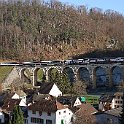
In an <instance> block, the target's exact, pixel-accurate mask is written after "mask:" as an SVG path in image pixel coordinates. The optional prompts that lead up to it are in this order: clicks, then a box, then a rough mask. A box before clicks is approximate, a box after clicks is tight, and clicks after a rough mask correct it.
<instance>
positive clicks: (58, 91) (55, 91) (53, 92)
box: [49, 84, 62, 97]
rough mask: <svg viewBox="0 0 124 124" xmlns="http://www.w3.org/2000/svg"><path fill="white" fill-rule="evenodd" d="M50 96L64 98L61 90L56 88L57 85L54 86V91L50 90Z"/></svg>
mask: <svg viewBox="0 0 124 124" xmlns="http://www.w3.org/2000/svg"><path fill="white" fill-rule="evenodd" d="M49 94H50V95H51V96H54V97H58V96H62V92H61V91H60V90H59V88H58V87H57V86H56V84H54V85H53V87H52V89H51V90H50V92H49Z"/></svg>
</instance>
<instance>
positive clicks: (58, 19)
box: [0, 0, 124, 61]
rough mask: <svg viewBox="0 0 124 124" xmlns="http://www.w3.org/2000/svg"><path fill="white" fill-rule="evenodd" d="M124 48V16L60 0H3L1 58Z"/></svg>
mask: <svg viewBox="0 0 124 124" xmlns="http://www.w3.org/2000/svg"><path fill="white" fill-rule="evenodd" d="M94 50H96V51H98V50H102V51H108V50H112V51H114V50H115V51H116V50H120V51H123V50H124V16H123V15H122V14H120V13H119V12H116V11H114V10H106V11H103V10H102V9H100V8H95V7H94V8H90V9H89V8H88V7H87V6H84V5H80V6H71V5H67V4H64V3H61V2H59V1H55V0H51V1H49V2H45V1H40V0H22V1H20V0H3V1H2V0H0V59H1V60H9V59H10V60H18V61H34V60H35V61H40V60H53V59H54V60H59V59H68V58H71V57H72V56H74V55H79V54H84V53H87V52H92V51H94Z"/></svg>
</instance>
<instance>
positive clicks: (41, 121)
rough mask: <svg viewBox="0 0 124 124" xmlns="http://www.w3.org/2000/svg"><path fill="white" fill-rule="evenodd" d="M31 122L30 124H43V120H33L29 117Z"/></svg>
mask: <svg viewBox="0 0 124 124" xmlns="http://www.w3.org/2000/svg"><path fill="white" fill-rule="evenodd" d="M31 122H32V123H38V124H43V123H44V120H43V119H41V118H33V117H31Z"/></svg>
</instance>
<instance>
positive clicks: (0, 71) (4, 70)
mask: <svg viewBox="0 0 124 124" xmlns="http://www.w3.org/2000/svg"><path fill="white" fill-rule="evenodd" d="M12 69H13V67H12V66H11V67H10V66H0V83H2V81H3V80H4V79H5V77H6V76H7V75H8V74H9V73H10V72H11V70H12Z"/></svg>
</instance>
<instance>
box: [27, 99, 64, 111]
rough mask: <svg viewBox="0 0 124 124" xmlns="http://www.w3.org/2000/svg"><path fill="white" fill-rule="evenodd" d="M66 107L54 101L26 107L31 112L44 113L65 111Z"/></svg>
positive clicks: (43, 101)
mask: <svg viewBox="0 0 124 124" xmlns="http://www.w3.org/2000/svg"><path fill="white" fill-rule="evenodd" d="M65 108H66V107H65V106H64V105H62V104H61V103H59V102H56V101H55V100H45V99H43V100H41V101H38V102H36V103H34V104H32V105H30V106H29V107H28V109H29V110H32V111H42V112H43V111H44V112H56V111H57V110H60V109H65Z"/></svg>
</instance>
